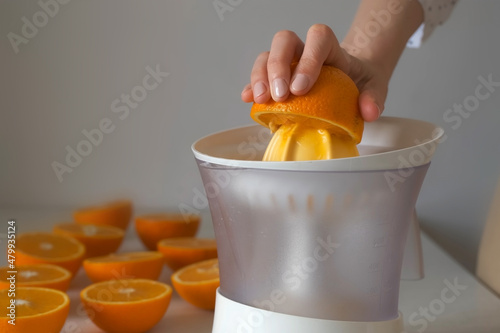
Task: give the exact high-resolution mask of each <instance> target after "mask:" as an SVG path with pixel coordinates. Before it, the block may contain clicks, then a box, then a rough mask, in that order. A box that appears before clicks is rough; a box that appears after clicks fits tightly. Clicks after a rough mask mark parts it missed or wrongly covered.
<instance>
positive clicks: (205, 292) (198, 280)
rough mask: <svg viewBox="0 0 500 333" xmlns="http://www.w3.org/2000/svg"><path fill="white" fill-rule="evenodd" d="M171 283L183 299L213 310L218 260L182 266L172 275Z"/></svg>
mask: <svg viewBox="0 0 500 333" xmlns="http://www.w3.org/2000/svg"><path fill="white" fill-rule="evenodd" d="M172 284H173V286H174V288H175V290H176V291H177V293H178V294H179V295H180V296H181V297H182V298H183V299H184V300H185V301H187V302H189V303H191V304H193V305H194V306H197V307H199V308H202V309H206V310H213V309H214V308H215V296H216V291H217V288H219V285H220V280H219V261H218V260H217V259H210V260H205V261H202V262H198V263H196V264H192V265H189V266H187V267H184V268H182V269H181V270H179V271H177V272H175V273H174V274H173V275H172Z"/></svg>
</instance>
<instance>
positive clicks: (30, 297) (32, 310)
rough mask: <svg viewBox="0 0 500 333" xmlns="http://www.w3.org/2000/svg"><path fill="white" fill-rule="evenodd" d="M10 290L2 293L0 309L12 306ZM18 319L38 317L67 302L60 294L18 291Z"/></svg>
mask: <svg viewBox="0 0 500 333" xmlns="http://www.w3.org/2000/svg"><path fill="white" fill-rule="evenodd" d="M7 294H8V290H7V289H4V290H1V291H0V308H2V309H6V308H7V307H8V306H9V305H10V297H8V295H7ZM15 300H16V317H26V316H33V315H38V314H41V313H45V312H49V311H52V310H54V309H56V308H58V307H59V306H61V305H63V304H64V303H65V302H66V300H65V299H64V297H63V296H62V295H60V294H57V293H55V292H53V291H51V290H48V291H47V290H46V289H42V288H29V289H28V290H22V289H18V290H16V298H15Z"/></svg>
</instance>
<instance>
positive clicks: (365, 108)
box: [359, 84, 386, 122]
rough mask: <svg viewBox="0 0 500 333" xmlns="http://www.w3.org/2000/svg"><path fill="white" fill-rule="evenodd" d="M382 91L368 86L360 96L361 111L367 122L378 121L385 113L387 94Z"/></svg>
mask: <svg viewBox="0 0 500 333" xmlns="http://www.w3.org/2000/svg"><path fill="white" fill-rule="evenodd" d="M381 90H382V89H381V88H377V87H372V86H371V85H370V84H367V85H365V86H364V87H363V89H362V90H361V92H360V94H359V110H360V112H361V116H362V117H363V119H364V120H365V121H367V122H371V121H374V120H377V119H378V118H379V117H380V115H381V114H382V112H383V111H384V103H385V95H386V93H385V92H384V91H381Z"/></svg>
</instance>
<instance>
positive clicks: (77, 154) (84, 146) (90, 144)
mask: <svg viewBox="0 0 500 333" xmlns="http://www.w3.org/2000/svg"><path fill="white" fill-rule="evenodd" d="M146 72H147V74H146V75H145V76H144V77H143V78H142V81H141V83H140V84H138V85H135V86H134V87H133V88H132V89H131V90H130V91H129V92H128V93H122V94H121V95H120V97H119V98H116V99H115V100H113V101H112V102H111V105H110V109H111V112H113V113H114V114H116V117H117V118H118V119H119V120H120V121H123V120H125V119H127V118H128V117H129V115H130V114H132V113H133V110H136V109H137V108H138V107H139V105H140V103H141V102H143V101H144V100H145V99H146V98H147V97H148V96H149V94H150V93H151V92H152V91H153V90H155V89H157V88H158V87H159V86H160V84H161V83H162V82H163V81H164V79H165V78H166V77H168V76H169V75H170V73H168V72H163V71H162V70H161V69H160V65H159V64H157V65H156V66H155V67H154V68H153V67H151V66H146ZM117 124H118V120H115V121H113V120H112V119H111V118H108V117H104V118H101V119H100V120H99V122H98V124H97V126H96V127H94V128H91V129H90V130H88V129H83V130H82V131H81V134H83V136H84V137H85V138H84V139H81V140H80V141H79V142H78V143H77V144H76V145H75V146H73V147H74V148H73V147H72V146H70V145H66V156H65V159H64V161H63V162H59V161H53V162H52V163H51V167H52V170H53V171H54V173H55V175H56V177H57V180H59V182H62V181H63V180H64V176H65V174H69V173H72V172H73V170H74V169H75V168H77V167H78V166H79V165H80V164H81V163H82V162H83V160H84V158H85V157H87V156H89V155H90V154H91V153H92V152H93V151H94V149H95V148H96V147H99V146H100V145H101V144H102V143H103V141H104V139H105V137H106V135H107V134H110V133H113V132H114V131H115V129H116V126H117Z"/></svg>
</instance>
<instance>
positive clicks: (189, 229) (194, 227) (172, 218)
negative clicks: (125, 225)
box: [135, 213, 200, 251]
mask: <svg viewBox="0 0 500 333" xmlns="http://www.w3.org/2000/svg"><path fill="white" fill-rule="evenodd" d="M199 226H200V216H198V215H189V216H188V215H182V214H174V213H170V214H149V215H142V216H137V217H136V218H135V230H136V231H137V234H138V235H139V238H140V239H141V241H142V242H143V243H144V245H145V246H146V247H147V248H148V249H150V250H152V251H154V250H156V245H157V244H158V242H159V241H160V240H162V239H165V238H172V237H193V236H194V235H196V232H197V231H198V228H199Z"/></svg>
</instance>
